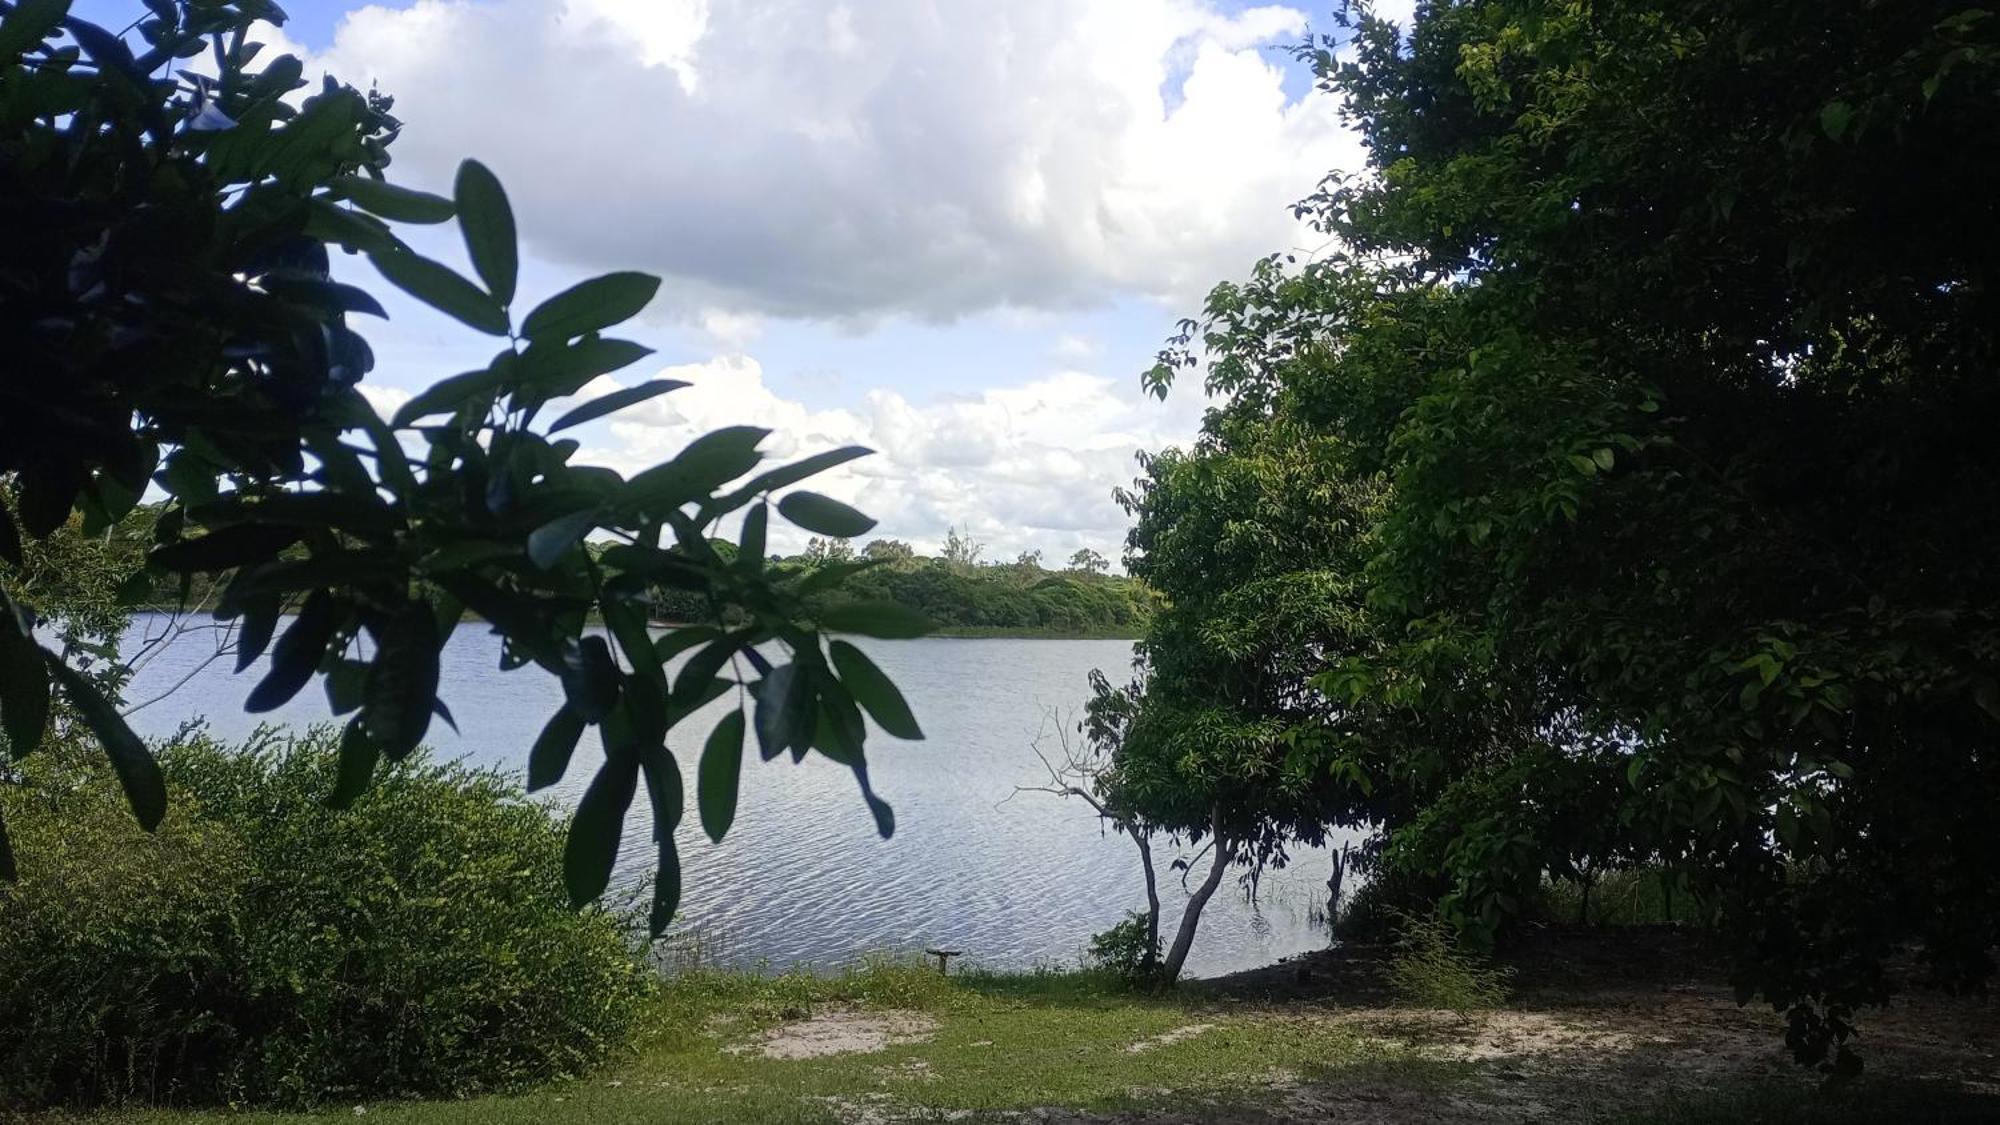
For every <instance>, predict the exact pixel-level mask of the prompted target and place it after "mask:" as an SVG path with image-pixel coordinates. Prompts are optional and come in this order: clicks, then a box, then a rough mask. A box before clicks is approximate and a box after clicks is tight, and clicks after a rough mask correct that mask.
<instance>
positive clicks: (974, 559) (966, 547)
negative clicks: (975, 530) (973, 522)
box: [940, 525, 986, 567]
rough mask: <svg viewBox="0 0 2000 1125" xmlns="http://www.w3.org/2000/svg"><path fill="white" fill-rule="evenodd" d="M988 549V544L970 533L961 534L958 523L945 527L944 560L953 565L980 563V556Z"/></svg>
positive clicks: (966, 565)
mask: <svg viewBox="0 0 2000 1125" xmlns="http://www.w3.org/2000/svg"><path fill="white" fill-rule="evenodd" d="M985 551H986V544H984V543H981V542H979V541H978V540H976V539H974V538H972V536H971V535H970V534H969V533H968V534H964V535H961V534H959V530H958V527H957V525H953V526H951V527H948V528H945V532H944V550H943V551H941V552H940V554H942V555H943V557H944V561H945V562H947V563H949V564H951V565H952V566H960V567H972V566H978V565H979V556H980V555H982V554H984V553H985Z"/></svg>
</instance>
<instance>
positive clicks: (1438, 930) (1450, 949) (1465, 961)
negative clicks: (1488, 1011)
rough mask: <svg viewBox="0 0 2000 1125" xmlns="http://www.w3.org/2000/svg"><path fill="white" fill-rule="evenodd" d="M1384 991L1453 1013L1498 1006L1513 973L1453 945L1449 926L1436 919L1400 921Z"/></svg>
mask: <svg viewBox="0 0 2000 1125" xmlns="http://www.w3.org/2000/svg"><path fill="white" fill-rule="evenodd" d="M1400 929H1401V935H1400V936H1399V937H1398V938H1397V940H1396V955H1395V957H1393V958H1392V959H1391V960H1390V962H1389V987H1390V988H1391V989H1393V990H1394V991H1395V993H1396V995H1397V996H1399V997H1401V998H1402V999H1403V1000H1405V1001H1406V1002H1408V1003H1411V1004H1415V1005H1418V1006H1419V1007H1424V1008H1448V1009H1450V1010H1452V1011H1455V1012H1471V1011H1478V1010H1479V1009H1482V1008H1497V1007H1499V1006H1500V1005H1501V1004H1503V1003H1505V1002H1506V999H1507V980H1508V978H1509V977H1510V976H1512V975H1513V974H1512V972H1511V971H1510V970H1507V969H1501V968H1495V967H1494V966H1491V965H1489V964H1487V963H1486V962H1484V961H1482V960H1481V959H1480V958H1478V957H1475V956H1473V955H1471V954H1469V953H1466V952H1465V951H1464V950H1462V949H1460V948H1459V947H1458V941H1457V938H1456V937H1455V935H1454V934H1453V933H1452V930H1451V926H1450V925H1449V924H1448V923H1446V922H1445V921H1444V920H1442V919H1440V918H1438V917H1436V916H1435V915H1428V914H1426V915H1415V914H1406V915H1404V916H1403V917H1402V919H1401V920H1400Z"/></svg>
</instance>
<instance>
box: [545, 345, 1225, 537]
mask: <svg viewBox="0 0 2000 1125" xmlns="http://www.w3.org/2000/svg"><path fill="white" fill-rule="evenodd" d="M657 375H658V376H659V377H664V378H672V379H682V380H686V381H687V382H689V383H690V384H692V385H691V386H689V387H687V388H686V389H684V390H679V391H675V392H673V393H671V394H667V395H663V396H661V397H659V398H654V399H651V400H648V401H647V402H646V403H644V404H642V405H640V406H637V407H634V408H631V409H629V410H626V411H623V412H621V413H620V414H618V415H617V416H616V417H617V420H615V421H613V422H612V423H611V424H610V427H609V430H610V434H611V437H612V439H613V442H612V443H611V444H610V445H608V446H586V447H585V451H584V453H583V455H582V456H580V458H579V460H584V461H590V462H593V463H597V464H604V465H609V466H611V467H613V468H616V469H618V470H619V471H621V472H624V473H627V474H630V473H633V472H636V471H638V470H639V469H642V468H645V467H646V466H649V465H653V464H657V463H658V462H660V461H664V460H666V459H667V458H669V457H672V456H673V455H674V453H676V452H677V451H679V449H680V448H681V447H682V446H683V445H685V444H686V443H687V442H688V441H689V440H690V439H692V438H694V437H695V436H697V435H699V434H702V433H706V432H708V431H709V430H713V429H717V428H719V427H722V426H729V425H743V424H750V425H759V426H767V427H770V428H771V429H772V430H773V431H774V432H773V433H772V435H771V437H770V438H768V439H767V440H766V441H765V443H764V446H763V449H764V452H765V453H766V454H767V455H768V456H769V457H770V459H771V461H772V462H773V463H783V462H785V461H790V460H795V459H797V458H799V457H803V456H806V455H807V454H811V453H817V452H820V451H821V450H825V449H831V448H835V447H837V446H844V445H864V446H868V447H869V448H872V449H874V450H876V455H875V456H873V457H867V458H863V459H862V460H859V461H855V462H850V463H849V464H848V465H846V466H843V467H841V468H839V469H836V470H834V471H832V472H829V473H827V474H824V475H823V476H820V477H816V478H814V479H813V480H812V481H811V482H810V483H809V484H808V485H807V486H806V487H809V488H812V489H814V490H815V491H821V492H825V493H827V494H828V495H831V496H836V497H839V498H840V499H842V500H846V501H847V502H849V503H851V504H854V505H855V506H856V507H859V508H860V509H862V510H863V511H865V512H867V513H868V514H869V515H871V516H874V517H875V518H876V519H877V520H879V521H880V525H879V526H878V527H877V528H876V529H875V530H874V531H873V532H872V533H870V535H868V536H866V537H864V538H874V537H876V536H886V537H889V538H895V539H905V540H909V541H910V542H912V543H914V544H916V545H918V546H919V547H920V548H921V549H924V550H931V551H934V550H936V549H937V547H938V546H939V545H940V544H941V543H942V541H943V539H944V535H945V529H946V528H947V527H950V526H954V525H955V526H957V527H959V528H960V529H968V530H969V531H970V533H971V534H972V535H973V536H974V537H975V538H977V539H979V540H981V541H983V542H985V543H986V544H987V545H988V551H987V557H988V558H1012V557H1014V555H1015V554H1017V553H1018V552H1020V551H1023V550H1028V549H1031V548H1040V549H1042V550H1044V551H1045V552H1047V555H1048V557H1050V558H1058V557H1060V558H1067V557H1068V555H1069V554H1070V552H1072V551H1074V550H1075V549H1076V548H1078V547H1092V548H1095V549H1096V550H1098V551H1100V552H1102V553H1104V554H1105V555H1107V556H1109V557H1113V558H1116V557H1117V556H1118V554H1119V552H1120V551H1121V550H1122V548H1123V545H1124V538H1125V529H1126V524H1127V521H1126V519H1125V515H1124V513H1123V512H1122V511H1120V510H1119V508H1118V506H1117V505H1116V504H1115V503H1114V502H1113V501H1112V498H1111V492H1112V489H1113V488H1116V487H1118V486H1120V485H1126V484H1129V483H1130V482H1131V479H1132V477H1133V475H1134V474H1135V472H1136V471H1137V469H1136V466H1135V464H1134V463H1133V459H1132V458H1133V454H1134V453H1135V452H1136V451H1138V450H1139V449H1142V448H1144V449H1158V448H1160V447H1162V446H1164V445H1167V444H1170V443H1172V442H1174V441H1180V440H1184V439H1185V437H1186V436H1187V435H1189V434H1191V433H1192V432H1193V429H1194V423H1195V419H1196V417H1197V416H1198V413H1199V410H1200V405H1201V404H1200V402H1199V400H1198V398H1197V396H1196V395H1194V394H1193V393H1191V392H1190V393H1182V394H1179V395H1177V397H1176V398H1175V399H1174V400H1172V401H1170V403H1169V404H1168V405H1167V406H1166V407H1162V406H1161V405H1160V404H1158V403H1156V402H1151V401H1149V400H1145V399H1143V398H1142V397H1141V395H1140V394H1139V392H1138V389H1137V387H1136V386H1135V385H1134V384H1133V381H1132V380H1129V379H1128V380H1113V379H1109V378H1105V377H1103V376H1100V375H1094V374H1090V373H1087V372H1082V371H1071V370H1061V371H1055V372H1051V373H1049V374H1046V375H1043V376H1041V377H1039V378H1036V379H1034V380H1032V381H1029V382H1025V383H1022V384H1019V385H1016V386H1010V387H1002V388H997V389H993V390H987V391H983V392H980V393H978V394H969V395H960V396H954V397H949V398H944V399H940V400H938V401H932V402H912V401H910V400H909V399H907V398H905V397H904V396H902V395H900V394H897V393H895V392H893V391H885V390H877V391H872V392H870V393H869V394H868V395H867V396H866V398H865V399H864V400H863V401H862V402H861V403H860V404H859V405H858V406H856V407H853V408H844V409H827V410H813V409H809V408H807V407H805V406H803V405H801V404H799V403H797V402H794V401H792V400H789V399H786V398H784V397H782V396H781V395H779V394H777V393H775V392H774V391H772V389H771V388H770V387H769V386H767V385H766V384H765V381H764V372H763V368H762V367H761V365H759V364H758V362H757V361H756V360H755V359H753V358H750V357H749V356H744V355H730V356H723V357H720V358H717V359H713V360H709V361H707V362H705V363H692V364H682V365H678V366H671V367H666V368H663V369H661V370H660V371H659V372H657ZM628 381H634V380H628ZM617 385H618V383H617V382H615V381H614V380H612V379H611V378H610V377H608V376H607V377H604V378H602V379H599V380H597V381H596V382H595V383H593V384H592V386H590V387H587V388H585V394H586V395H596V394H602V393H605V392H607V391H609V390H611V389H614V388H615V387H616V386H617ZM771 538H772V545H773V548H774V549H776V550H781V551H795V550H798V549H799V548H801V547H802V546H803V545H804V543H805V539H806V536H805V535H804V534H803V533H801V532H799V531H797V529H794V528H789V527H784V528H781V527H779V526H777V525H776V524H774V526H773V528H772V537H771Z"/></svg>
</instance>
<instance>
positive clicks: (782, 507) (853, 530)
mask: <svg viewBox="0 0 2000 1125" xmlns="http://www.w3.org/2000/svg"><path fill="white" fill-rule="evenodd" d="M778 512H779V513H780V514H781V515H783V516H784V517H785V518H786V519H788V520H790V521H792V522H793V523H795V524H797V525H799V526H800V527H803V528H805V529H806V530H807V531H813V532H818V533H819V534H821V535H831V536H833V537H834V538H836V539H852V538H854V537H855V536H857V535H863V534H866V533H867V531H868V529H869V528H871V527H874V526H875V521H874V520H873V519H871V518H869V517H868V516H865V515H863V514H862V513H860V512H858V511H855V510H854V509H853V508H850V507H848V506H847V505H846V504H843V503H841V502H840V501H838V500H835V499H833V498H832V497H830V496H821V495H820V494H819V493H817V492H792V493H787V494H786V496H785V498H784V499H782V500H780V501H778Z"/></svg>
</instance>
